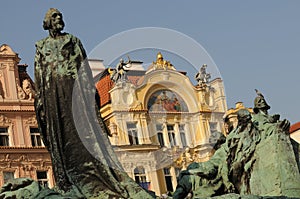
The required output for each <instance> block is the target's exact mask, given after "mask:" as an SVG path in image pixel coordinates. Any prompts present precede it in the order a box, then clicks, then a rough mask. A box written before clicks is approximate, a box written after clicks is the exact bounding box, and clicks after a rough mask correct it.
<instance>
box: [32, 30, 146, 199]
mask: <svg viewBox="0 0 300 199" xmlns="http://www.w3.org/2000/svg"><path fill="white" fill-rule="evenodd" d="M85 59H86V53H85V51H84V49H83V47H82V45H81V42H80V40H79V39H78V38H76V37H74V36H73V35H71V34H67V33H64V34H63V35H61V36H59V37H58V38H56V39H53V38H51V37H47V38H45V39H43V40H40V41H38V42H37V43H36V56H35V87H36V97H35V108H36V114H37V120H38V124H39V128H40V132H41V134H42V137H43V141H44V144H45V145H46V147H47V149H48V150H49V152H50V154H51V159H52V166H53V171H54V176H55V180H56V184H57V186H58V187H59V188H60V189H61V190H64V191H66V192H77V194H78V195H81V196H82V195H83V196H84V197H91V196H100V195H101V194H104V195H105V194H106V196H107V195H112V196H113V195H115V196H120V197H123V198H132V197H135V196H136V194H144V196H143V197H144V198H148V197H149V195H148V194H147V193H146V192H145V191H144V190H143V189H142V188H141V187H139V186H138V185H137V184H136V183H135V182H134V181H133V180H132V179H131V178H129V176H128V175H127V174H126V173H125V172H124V171H123V169H122V166H121V165H120V163H119V162H118V160H117V157H116V155H115V154H114V152H113V149H112V147H111V145H110V143H109V140H108V138H107V133H108V132H107V129H106V127H105V125H104V123H103V120H102V119H101V118H100V125H101V126H99V123H97V122H98V121H97V117H96V111H95V109H94V108H93V107H94V106H93V105H94V103H95V101H94V99H95V88H94V82H93V78H92V75H91V71H90V68H89V66H88V64H87V61H86V60H85ZM72 97H73V99H72ZM74 116H75V117H74ZM98 119H99V118H98ZM74 120H75V121H74ZM101 196H103V195H101Z"/></svg>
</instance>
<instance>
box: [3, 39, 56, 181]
mask: <svg viewBox="0 0 300 199" xmlns="http://www.w3.org/2000/svg"><path fill="white" fill-rule="evenodd" d="M19 62H20V58H19V56H18V54H16V53H15V52H14V51H13V50H12V49H11V48H10V46H8V45H6V44H4V45H1V47H0V186H2V185H3V184H4V183H5V182H7V181H8V180H9V179H12V178H19V177H29V178H32V179H35V180H37V181H39V182H40V184H42V185H43V186H48V187H53V186H54V179H53V174H52V166H51V160H50V156H49V154H48V152H47V150H46V149H45V147H44V145H43V143H42V140H41V137H40V133H39V132H38V128H37V121H36V116H35V112H34V106H33V101H34V100H33V98H34V91H33V82H32V80H31V78H30V77H29V75H28V74H27V72H26V68H27V65H20V64H19Z"/></svg>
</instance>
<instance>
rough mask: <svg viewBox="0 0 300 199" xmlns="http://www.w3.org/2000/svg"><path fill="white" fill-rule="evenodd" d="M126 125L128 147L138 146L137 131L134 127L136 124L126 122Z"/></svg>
mask: <svg viewBox="0 0 300 199" xmlns="http://www.w3.org/2000/svg"><path fill="white" fill-rule="evenodd" d="M126 125H127V132H128V138H129V143H130V145H138V144H139V137H138V130H137V127H136V123H134V122H128V123H127V124H126Z"/></svg>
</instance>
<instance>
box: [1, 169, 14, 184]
mask: <svg viewBox="0 0 300 199" xmlns="http://www.w3.org/2000/svg"><path fill="white" fill-rule="evenodd" d="M14 178H15V172H13V171H3V181H4V183H7V182H8V181H9V180H12V179H14Z"/></svg>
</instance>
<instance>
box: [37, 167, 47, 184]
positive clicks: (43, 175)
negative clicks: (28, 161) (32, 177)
mask: <svg viewBox="0 0 300 199" xmlns="http://www.w3.org/2000/svg"><path fill="white" fill-rule="evenodd" d="M36 178H37V181H38V183H39V184H40V185H41V186H42V187H49V185H48V178H47V171H37V172H36Z"/></svg>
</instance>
